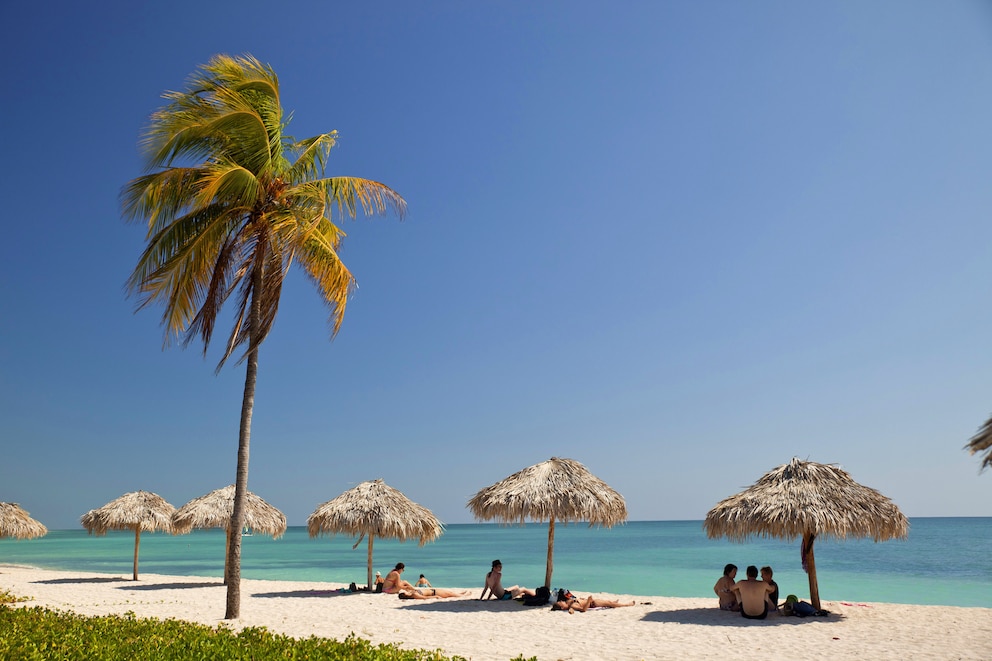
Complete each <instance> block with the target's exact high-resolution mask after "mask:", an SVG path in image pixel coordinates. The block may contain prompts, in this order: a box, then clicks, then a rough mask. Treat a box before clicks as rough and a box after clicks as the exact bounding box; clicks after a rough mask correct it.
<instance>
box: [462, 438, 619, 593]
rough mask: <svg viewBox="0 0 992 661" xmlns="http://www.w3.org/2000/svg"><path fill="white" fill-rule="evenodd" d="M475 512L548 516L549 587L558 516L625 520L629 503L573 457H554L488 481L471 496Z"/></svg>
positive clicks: (519, 518) (511, 518)
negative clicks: (490, 483) (490, 482)
mask: <svg viewBox="0 0 992 661" xmlns="http://www.w3.org/2000/svg"><path fill="white" fill-rule="evenodd" d="M468 506H469V508H471V510H472V514H474V515H475V518H477V519H480V520H484V521H485V520H492V519H495V520H497V521H499V522H501V523H516V522H519V523H521V524H523V523H524V522H525V521H526V520H527V519H530V520H531V521H547V522H548V564H547V569H546V571H545V574H544V585H545V587H548V588H550V587H551V574H552V572H553V571H554V546H555V521H564V522H565V523H574V522H580V521H588V522H589V525H590V527H591V526H593V525H602V526H606V527H607V528H610V527H612V526H613V525H615V524H617V523H623V522H624V521H626V520H627V503H626V502H625V501H624V499H623V496H621V495H620V494H619V493H617V492H616V491H614V490H613V489H612V488H610V486H609V485H608V484H606V482H603V481H602V480H600V479H599V478H598V477H596V476H595V475H593V474H592V473H590V472H589V470H588V469H587V468H586V467H585V466H583V465H582V464H580V463H579V462H577V461H575V460H574V459H560V458H558V457H552V458H551V459H550V460H549V461H544V462H541V463H539V464H535V465H534V466H531V467H529V468H525V469H523V470H522V471H519V472H517V473H514V474H513V475H511V476H509V477H508V478H506V479H504V480H500V481H499V482H497V483H496V484H494V485H492V486H490V487H486V488H485V489H483V490H482V491H480V492H479V493H477V494H475V496H473V497H472V499H471V500H469V501H468Z"/></svg>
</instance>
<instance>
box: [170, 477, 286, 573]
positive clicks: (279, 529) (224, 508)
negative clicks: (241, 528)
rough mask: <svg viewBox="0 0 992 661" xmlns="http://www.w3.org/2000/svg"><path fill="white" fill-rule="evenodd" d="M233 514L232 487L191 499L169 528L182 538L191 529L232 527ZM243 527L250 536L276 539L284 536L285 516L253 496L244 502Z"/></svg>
mask: <svg viewBox="0 0 992 661" xmlns="http://www.w3.org/2000/svg"><path fill="white" fill-rule="evenodd" d="M233 512H234V485H233V484H232V485H229V486H226V487H223V488H221V489H215V490H214V491H211V492H210V493H208V494H207V495H205V496H200V497H199V498H194V499H193V500H191V501H189V502H188V503H186V504H185V505H183V506H182V507H180V508H179V509H178V510H176V513H175V514H173V515H172V525H173V526H174V527H175V532H176V534H179V535H185V534H186V533H188V532H189V531H191V530H192V529H193V528H222V529H223V530H225V531H227V530H228V529H229V528H230V527H231V514H232V513H233ZM245 527H246V528H248V529H250V530H251V531H252V532H256V531H257V532H260V533H264V534H266V535H272V538H273V539H277V538H279V537H281V536H282V534H283V533H284V532H286V515H285V514H283V513H282V512H280V511H279V510H277V509H276V508H275V507H273V506H272V505H270V504H268V503H267V502H265V501H264V500H262V499H261V498H259V497H258V496H256V495H255V494H253V493H252V492H250V491H249V492H248V493H247V495H246V498H245ZM224 539H225V542H224V548H225V549H226V550H225V553H224V582H225V583H226V582H227V564H228V560H229V558H230V553H231V549H230V545H229V544H228V543H227V540H228V539H229V536H225V537H224Z"/></svg>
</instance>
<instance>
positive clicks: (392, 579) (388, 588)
mask: <svg viewBox="0 0 992 661" xmlns="http://www.w3.org/2000/svg"><path fill="white" fill-rule="evenodd" d="M404 569H406V565H404V564H403V563H402V562H397V563H396V567H395V568H394V569H393V571H391V572H389V573H388V574H386V580H385V581H383V583H382V591H383V592H385V593H386V594H397V593H398V592H400V591H402V590H413V589H414V588H413V586H412V585H410V584H409V583H407V582H406V581H404V580H403V579H402V578H400V574H402V573H403V570H404Z"/></svg>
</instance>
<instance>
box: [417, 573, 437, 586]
mask: <svg viewBox="0 0 992 661" xmlns="http://www.w3.org/2000/svg"><path fill="white" fill-rule="evenodd" d="M416 587H418V588H432V587H434V586H433V585H431V582H430V581H428V580H427V578H426V577H425V576H424V575H423V574H421V575H420V579H418V580H417V584H416Z"/></svg>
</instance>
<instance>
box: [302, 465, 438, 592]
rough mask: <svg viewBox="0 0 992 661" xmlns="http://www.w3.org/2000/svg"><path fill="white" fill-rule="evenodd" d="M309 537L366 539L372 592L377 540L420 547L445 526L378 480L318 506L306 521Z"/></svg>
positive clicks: (428, 511)
mask: <svg viewBox="0 0 992 661" xmlns="http://www.w3.org/2000/svg"><path fill="white" fill-rule="evenodd" d="M307 532H309V533H310V536H311V537H316V536H318V535H321V534H325V533H326V534H329V535H332V536H333V535H334V534H336V533H343V534H346V535H359V538H358V542H355V546H358V544H359V543H360V542H361V541H362V537H361V536H364V535H368V538H369V549H368V586H369V589H371V588H372V543H373V540H374V539H375V538H376V537H386V538H389V539H398V540H400V541H401V542H405V541H406V540H408V539H417V540H419V543H420V546H423V545H424V544H426V543H427V542H431V541H434V540H435V539H437V538H438V537H440V536H441V533H442V532H444V526H442V525H441V522H440V521H438V520H437V517H435V516H434V514H433V513H432V512H431V511H430V510H429V509H427V508H426V507H424V506H423V505H418V504H417V503H415V502H413V501H412V500H410V499H409V498H407V497H406V496H404V495H403V494H402V493H401V492H399V491H397V490H396V489H394V488H392V487H391V486H389V485H388V484H386V483H385V482H383V481H382V480H381V479H379V480H372V481H370V482H362V483H361V484H359V485H358V486H357V487H355V488H353V489H349V490H348V491H345V492H344V493H343V494H341V495H340V496H338V497H337V498H335V499H333V500H329V501H327V502H326V503H323V504H321V505H318V506H317V509H315V510H314V511H313V514H311V515H310V516H309V517H307Z"/></svg>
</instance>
